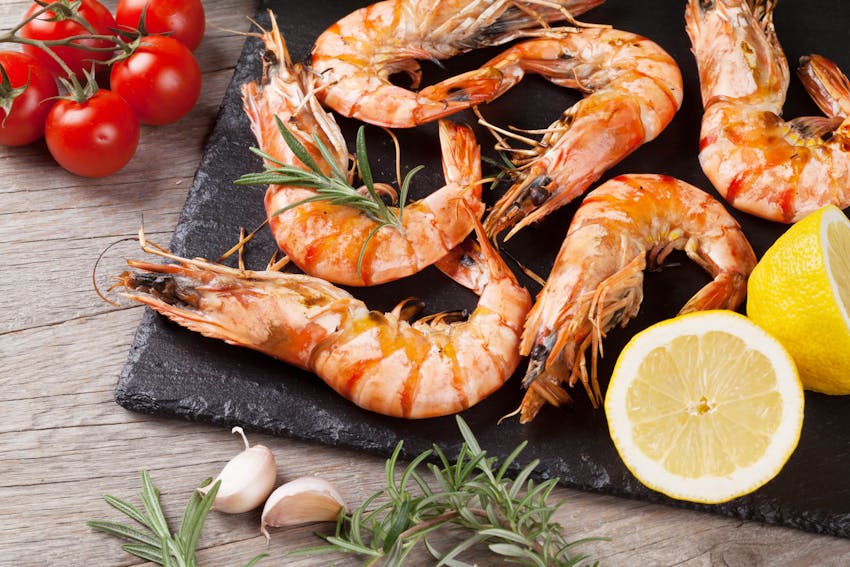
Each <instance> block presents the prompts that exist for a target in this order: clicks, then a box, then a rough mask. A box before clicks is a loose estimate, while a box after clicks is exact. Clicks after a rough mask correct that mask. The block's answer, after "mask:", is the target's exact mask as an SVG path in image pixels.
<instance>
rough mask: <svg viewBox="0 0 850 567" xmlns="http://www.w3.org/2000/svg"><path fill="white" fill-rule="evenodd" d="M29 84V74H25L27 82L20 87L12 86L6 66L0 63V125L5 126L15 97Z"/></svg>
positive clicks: (22, 92)
mask: <svg viewBox="0 0 850 567" xmlns="http://www.w3.org/2000/svg"><path fill="white" fill-rule="evenodd" d="M29 86H30V75H29V73H28V74H27V82H26V83H24V84H23V85H21V86H20V87H13V86H12V80H11V79H10V78H9V74H8V73H6V68H5V67H3V65H0V110H2V111H3V122H2V124H0V126H6V119H7V118H9V115H10V114H11V113H12V105H13V104H15V99H16V98H18V97H19V96H21V95H22V94H24V91H25V90H27V88H29Z"/></svg>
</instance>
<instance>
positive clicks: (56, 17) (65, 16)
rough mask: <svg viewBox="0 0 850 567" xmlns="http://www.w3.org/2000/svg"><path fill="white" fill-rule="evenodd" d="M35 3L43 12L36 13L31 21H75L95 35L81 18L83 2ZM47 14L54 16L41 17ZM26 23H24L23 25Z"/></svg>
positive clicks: (61, 0) (57, 1) (60, 0)
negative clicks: (50, 13) (37, 19)
mask: <svg viewBox="0 0 850 567" xmlns="http://www.w3.org/2000/svg"><path fill="white" fill-rule="evenodd" d="M35 3H36V4H38V5H39V6H41V10H39V11H38V12H36V13H34V14H33V15H32V17H31V19H35V18H39V19H41V20H44V21H45V22H62V21H65V20H73V21H75V22H77V23H78V24H80V25H82V26H84V27H85V28H86V29H88V30H89V31H91V32H92V33H94V30H92V29H91V25H90V24H89V23H88V22H87V21H86V20H85V18H80V16H79V12H80V6H81V5H82V4H83V0H55V1H53V2H45V1H44V0H35ZM47 12H52V14H53V15H51V16H47V17H41V16H43V15H44V14H46V13H47ZM25 23H26V21H24V22H22V24H25Z"/></svg>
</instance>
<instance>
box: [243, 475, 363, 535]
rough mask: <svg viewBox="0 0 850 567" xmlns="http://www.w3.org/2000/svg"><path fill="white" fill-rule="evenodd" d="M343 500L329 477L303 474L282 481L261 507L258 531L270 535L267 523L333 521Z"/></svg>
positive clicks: (342, 505) (291, 523)
mask: <svg viewBox="0 0 850 567" xmlns="http://www.w3.org/2000/svg"><path fill="white" fill-rule="evenodd" d="M340 510H347V508H346V506H345V501H344V500H343V499H342V496H340V494H339V492H337V490H336V488H334V487H333V485H332V484H331V483H329V482H328V481H326V480H324V479H321V478H317V477H314V476H302V477H300V478H296V479H295V480H293V481H291V482H287V483H286V484H284V485H281V486H279V487H278V488H277V490H275V491H274V492H273V493H272V495H271V496H269V499H268V500H267V501H266V505H265V506H264V507H263V516H262V519H261V520H260V531H261V532H262V533H263V535H264V536H266V541H268V540H269V539H270V536H269V532H268V530H267V529H266V527H268V526H271V527H273V528H279V527H283V526H297V525H300V524H309V523H312V522H335V521H336V519H337V517H338V516H339V511H340Z"/></svg>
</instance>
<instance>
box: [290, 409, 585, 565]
mask: <svg viewBox="0 0 850 567" xmlns="http://www.w3.org/2000/svg"><path fill="white" fill-rule="evenodd" d="M457 425H458V428H459V429H460V432H461V435H462V437H463V440H464V442H463V444H462V446H461V449H460V452H459V455H458V457H457V459H456V460H455V462H451V461H450V459H449V458H447V457H446V455H445V454H444V453H443V451H442V450H440V448H439V447H437V446H436V445H435V446H434V448H433V450H429V451H425V452H424V453H422V454H420V455H419V456H417V457H416V458H415V459H413V461H412V462H411V463H410V464H409V465H408V466H407V467H405V468H404V470H403V471H402V472H401V474H400V475H397V474H396V469H397V465H398V459H399V455H400V453H401V448H402V443H399V444H398V445H397V446H396V448H395V451H394V452H393V454H392V456H391V457H390V459H389V460H388V461H387V465H386V474H387V484H386V487H385V488H383V489H382V490H380V491H378V492H376V493H374V494H373V495H371V496H370V497H369V498H367V499H366V501H365V502H363V504H361V505H360V506H359V507H357V508H356V509H354V510H353V511H352V512H351V513H350V514H341V515H340V518H339V520H338V521H337V525H336V532H335V533H334V534H333V535H328V536H321V537H323V538H324V539H325V540H326V541H327V542H328V545H322V546H317V547H310V548H306V549H301V550H298V551H295V552H292V553H291V555H308V554H320V553H340V552H342V553H351V554H356V555H360V556H363V557H365V558H366V561H365V563H364V565H367V566H372V565H392V566H397V565H401V564H402V563H403V561H404V560H405V558H406V557H407V556H408V555H409V554H410V553H411V551H412V550H413V549H414V548H415V547H416V546H417V545H418V544H419V543H421V544H422V546H423V547H424V548H425V549H426V550H427V551H428V553H430V554H431V556H432V557H434V558H435V559H437V560H438V561H439V563H438V565H448V566H451V567H461V566H464V567H466V566H468V564H467V563H464V562H463V561H461V560H459V559H458V556H460V555H461V554H462V553H463V552H464V551H466V550H468V549H470V548H472V547H474V546H476V545H486V546H487V547H488V548H489V549H490V551H491V552H493V553H494V554H496V555H500V556H502V557H504V558H505V559H506V560H507V561H509V562H512V563H516V564H519V565H528V566H534V567H552V566H558V567H566V566H573V565H578V564H580V563H581V562H583V561H585V560H586V559H588V556H586V555H582V554H576V555H573V548H574V547H575V546H577V545H579V544H581V543H583V542H586V541H589V540H590V539H597V538H588V539H582V540H577V541H572V542H570V541H568V540H567V539H566V537H565V535H564V533H563V529H562V527H561V525H560V524H558V523H557V522H555V521H553V520H552V516H553V515H554V513H555V512H556V511H557V510H558V509H559V508H560V506H561V505H562V504H563V502H559V503H556V504H549V503H548V498H549V496H550V494H551V492H552V490H553V489H554V488H555V485H556V484H557V482H558V479H551V480H547V481H545V482H541V483H539V484H538V483H536V482H535V481H534V480H533V479H531V478H530V475H531V473H532V471H533V470H534V469H535V468H536V467H537V465H538V464H539V461H538V460H534V461H532V462H531V463H529V464H528V465H527V466H526V467H525V468H523V469H522V470H521V471H520V472H519V473H518V474H517V475H516V477H515V478H513V479H511V478H510V477H509V476H508V469H509V468H510V465H511V464H512V463H513V462H514V461H515V459H516V458H517V456H518V455H519V454H520V453H521V452H522V450H523V449H524V447H525V445H526V443H525V442H523V443H522V444H520V445H519V446H518V447H517V448H516V449H515V450H514V451H513V452H512V453H511V454H510V455H509V456H508V457H507V458H506V459H505V460H504V461H503V462H502V463H501V465H498V464H497V461H496V459H495V458H492V457H487V454H486V452H485V451H483V450H482V449H481V447H480V445H479V444H478V441H477V440H476V439H475V436H474V435H473V433H472V431H471V430H470V429H469V426H468V425H467V424H466V422H465V421H464V420H463V419H462V418H461V417H459V416H458V417H457ZM432 455H436V457H437V460H438V461H439V464H428V465H427V467H428V469H429V470H430V472H431V473H432V476H433V479H434V480H433V482H429V481H428V480H426V478H425V477H423V476H422V475H421V474H420V472H419V468H420V467H421V465H422V464H423V462H424V461H425V460H426V459H428V458H429V457H431V456H432ZM396 477H398V480H396ZM413 484H415V486H416V487H418V491H417V493H416V494H414V493H413V492H411V491H410V490H409V486H411V485H413ZM372 506H376V507H375V508H373V509H371V510H370V508H371V507H372ZM437 529H450V530H453V531H454V532H456V533H462V534H465V537H464V538H463V539H462V541H460V543H457V544H456V545H454V547H452V548H451V549H449V550H445V551H444V550H440V549H437V547H436V546H435V545H434V544H433V543H432V542H431V541H429V539H428V536H429V535H431V534H432V533H433V532H434V531H435V530H437Z"/></svg>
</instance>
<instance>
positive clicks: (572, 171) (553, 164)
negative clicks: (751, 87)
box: [482, 28, 682, 238]
mask: <svg viewBox="0 0 850 567" xmlns="http://www.w3.org/2000/svg"><path fill="white" fill-rule="evenodd" d="M541 34H542V35H544V37H541V38H538V39H532V40H528V41H524V42H521V43H519V44H517V45H515V46H513V47H511V48H509V49H507V50H506V51H505V52H504V53H502V54H501V55H499V56H497V57H496V58H495V59H493V60H491V61H490V62H488V63H486V64H485V65H484V66H485V67H492V68H496V69H499V70H500V71H501V72H502V73H503V75H504V76H505V81H506V82H512V83H516V82H519V81H520V80H521V79H522V77H523V76H524V75H525V74H526V73H537V74H540V75H542V76H543V77H545V78H546V79H548V80H549V81H552V82H553V83H555V84H557V85H560V86H564V87H568V88H573V89H578V90H579V91H581V92H582V93H584V94H585V95H586V96H585V97H584V98H583V99H582V100H580V101H579V102H578V103H576V104H575V105H573V106H572V107H570V108H569V109H567V110H566V111H565V112H564V114H563V116H561V118H560V119H558V120H557V121H555V122H554V123H553V124H552V125H551V126H549V128H548V129H547V132H546V134H545V135H544V136H543V138H542V139H541V140H540V141H539V142H535V141H534V140H530V139H528V138H522V139H523V140H524V141H525V142H527V143H531V144H532V147H531V148H530V149H513V148H511V147H510V146H509V145H508V144H507V141H506V140H505V138H504V137H503V134H507V135H511V134H510V133H509V132H505V131H500V130H499V129H496V128H495V127H493V126H491V125H489V124H487V123H486V121H483V119H482V122H483V123H484V124H485V125H486V126H489V127H490V129H491V131H492V132H494V134H495V135H496V136H497V138H499V140H500V143H499V145H498V146H497V147H498V148H499V149H503V150H507V151H509V152H511V153H512V154H513V157H512V161H513V162H514V163H515V164H516V165H517V166H518V168H517V169H516V170H514V173H515V175H516V177H517V180H516V181H515V183H514V185H513V186H512V187H511V188H510V189H508V191H507V193H506V194H505V195H504V196H503V197H502V198H501V199H499V201H498V202H497V203H496V204H495V205H494V207H493V209H492V211H491V212H490V213H489V215H488V216H487V219H486V221H485V223H484V226H485V229H486V230H487V233H488V234H490V235H491V236H495V235H497V234H499V233H501V232H502V231H504V230H506V229H508V228H511V227H513V228H512V229H511V231H510V232H509V233H508V234H507V235H506V238H510V237H511V236H512V235H513V234H515V233H516V232H517V231H519V230H520V229H522V228H523V227H525V226H527V225H528V224H530V223H533V222H536V221H539V220H540V219H541V218H543V217H544V216H546V215H547V214H549V213H550V212H552V211H554V210H555V209H557V208H558V207H561V206H563V205H565V204H567V203H568V202H570V201H571V200H573V199H575V198H576V197H578V196H579V195H581V194H582V193H583V192H584V191H585V190H586V189H587V188H588V187H589V186H590V185H591V184H592V183H593V182H594V181H596V180H597V179H599V177H600V176H601V175H602V174H603V173H604V172H605V171H606V170H608V169H609V168H611V167H612V166H613V165H614V164H616V163H617V162H619V161H620V160H622V159H623V158H625V157H626V156H627V155H629V154H630V153H631V152H633V151H634V150H636V149H637V148H638V147H640V146H641V145H642V144H645V143H647V142H649V141H650V140H652V139H654V138H655V137H656V136H658V134H660V133H661V131H662V130H663V129H664V128H666V127H667V125H668V124H669V123H670V121H671V120H672V119H673V116H674V115H675V113H676V111H677V110H678V109H679V107H680V106H681V104H682V76H681V73H680V72H679V68H678V66H677V65H676V62H675V61H674V60H673V58H672V57H670V55H668V54H667V52H666V51H664V50H663V49H662V48H661V47H659V46H658V45H657V44H655V43H653V42H652V41H650V40H648V39H646V38H643V37H641V36H638V35H635V34H633V33H629V32H625V31H620V30H615V29H601V28H583V29H569V28H567V29H551V30H546V31H544V32H541ZM500 132H501V133H500ZM514 137H518V136H514Z"/></svg>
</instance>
